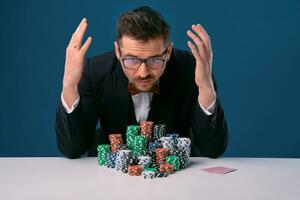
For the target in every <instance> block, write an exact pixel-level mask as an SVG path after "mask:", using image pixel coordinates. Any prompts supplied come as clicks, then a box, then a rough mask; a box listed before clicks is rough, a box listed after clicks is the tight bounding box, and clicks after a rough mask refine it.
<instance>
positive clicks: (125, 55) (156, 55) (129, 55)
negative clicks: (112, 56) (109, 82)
mask: <svg viewBox="0 0 300 200" xmlns="http://www.w3.org/2000/svg"><path fill="white" fill-rule="evenodd" d="M164 54H165V52H163V53H162V54H155V55H152V56H149V57H147V58H155V57H161V56H163V55H164ZM124 57H132V58H139V57H138V56H135V55H132V54H130V53H129V54H124Z"/></svg>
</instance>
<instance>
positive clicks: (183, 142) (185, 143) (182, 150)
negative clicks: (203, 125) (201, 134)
mask: <svg viewBox="0 0 300 200" xmlns="http://www.w3.org/2000/svg"><path fill="white" fill-rule="evenodd" d="M176 146H177V149H176V150H175V151H174V152H173V154H174V155H176V156H178V157H179V162H180V169H184V168H187V167H188V166H189V165H190V153H191V139H190V138H177V145H176Z"/></svg>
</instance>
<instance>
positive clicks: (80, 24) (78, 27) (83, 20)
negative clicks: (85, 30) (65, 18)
mask: <svg viewBox="0 0 300 200" xmlns="http://www.w3.org/2000/svg"><path fill="white" fill-rule="evenodd" d="M84 22H87V19H86V18H85V17H84V18H82V20H81V22H80V23H79V25H78V26H77V28H76V30H75V32H74V34H75V33H77V32H78V31H79V29H80V27H81V26H82V24H83V23H84Z"/></svg>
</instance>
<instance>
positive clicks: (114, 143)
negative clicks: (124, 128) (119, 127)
mask: <svg viewBox="0 0 300 200" xmlns="http://www.w3.org/2000/svg"><path fill="white" fill-rule="evenodd" d="M109 141H110V144H111V151H112V152H117V151H118V150H119V149H118V148H119V145H120V144H123V139H122V134H110V135H109Z"/></svg>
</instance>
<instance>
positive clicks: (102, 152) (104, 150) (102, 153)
mask: <svg viewBox="0 0 300 200" xmlns="http://www.w3.org/2000/svg"><path fill="white" fill-rule="evenodd" d="M97 151H98V164H99V165H100V166H106V165H107V155H108V154H109V152H110V145H109V144H100V145H98V147H97Z"/></svg>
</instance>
